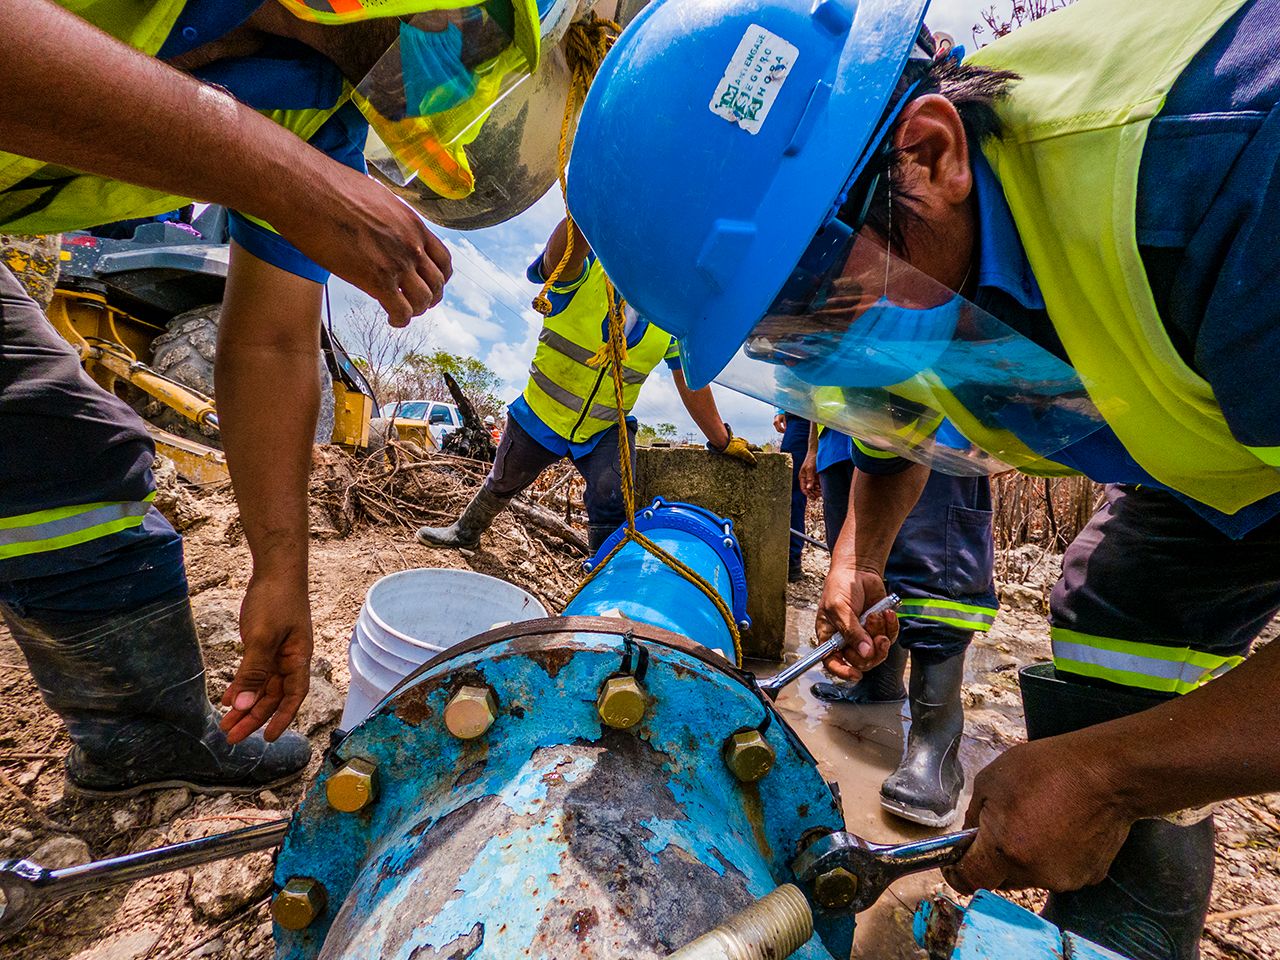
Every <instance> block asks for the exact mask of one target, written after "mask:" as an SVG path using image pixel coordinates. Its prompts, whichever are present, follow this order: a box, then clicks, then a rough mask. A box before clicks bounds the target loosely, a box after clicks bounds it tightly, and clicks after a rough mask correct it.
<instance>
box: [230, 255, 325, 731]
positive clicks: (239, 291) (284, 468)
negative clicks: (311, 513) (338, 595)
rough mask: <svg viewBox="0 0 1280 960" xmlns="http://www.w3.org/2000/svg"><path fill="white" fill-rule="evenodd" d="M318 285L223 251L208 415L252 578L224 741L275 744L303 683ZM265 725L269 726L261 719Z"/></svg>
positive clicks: (305, 684)
mask: <svg viewBox="0 0 1280 960" xmlns="http://www.w3.org/2000/svg"><path fill="white" fill-rule="evenodd" d="M323 289H324V288H323V287H321V286H320V284H318V283H314V282H312V281H310V280H304V279H303V278H301V277H297V276H294V275H293V274H291V273H287V272H285V271H283V270H281V269H279V268H278V267H273V266H271V265H270V264H267V263H264V262H263V261H261V260H259V259H257V258H256V257H254V256H252V255H251V254H249V253H247V252H246V251H245V250H244V249H243V248H242V247H240V246H238V245H233V246H232V252H231V268H230V271H229V272H228V275H227V292H226V296H225V298H224V300H223V306H222V319H221V321H220V322H219V324H218V357H217V367H216V373H215V378H216V382H217V385H218V415H219V418H220V421H221V429H222V440H223V446H224V447H225V449H226V453H227V464H228V466H229V467H230V468H231V474H232V478H233V480H234V483H235V493H236V500H237V502H238V503H239V506H240V520H241V523H242V524H243V526H244V532H245V539H246V540H248V542H249V550H250V552H251V553H252V555H253V574H252V577H251V578H250V581H249V586H248V589H247V590H246V591H245V598H244V603H243V604H242V606H241V609H240V636H241V638H242V639H243V641H244V659H243V660H242V661H241V663H240V668H239V670H238V671H237V673H236V676H235V678H234V679H233V680H232V682H231V685H230V687H229V688H228V689H227V692H226V696H225V697H224V698H223V703H224V705H226V706H228V707H230V708H231V710H230V712H229V713H228V714H227V715H226V717H225V718H224V719H223V724H222V726H223V729H224V730H226V731H227V732H228V734H229V738H230V740H231V741H232V742H233V743H234V742H237V741H239V740H241V739H243V738H244V737H246V736H248V735H249V734H250V733H252V732H253V731H254V730H256V729H257V728H258V727H260V726H262V725H263V724H264V723H267V729H266V736H267V738H268V739H275V737H277V736H279V735H280V734H281V733H282V732H283V731H284V729H285V727H287V726H288V725H289V721H290V720H292V719H293V715H294V714H295V713H296V712H297V709H298V706H299V705H300V704H301V703H302V700H303V698H304V697H305V696H306V693H307V688H308V684H309V681H310V673H309V670H308V668H309V665H310V660H311V643H312V637H311V613H310V605H309V602H308V596H307V547H308V527H309V524H308V518H307V477H308V473H309V467H310V464H311V444H312V438H313V437H314V434H315V427H316V416H317V412H318V409H319V404H320V402H321V398H320V392H319V377H318V373H317V371H318V369H319V357H320V341H319V328H318V326H317V319H318V317H319V316H320V299H321V296H322V295H323ZM268 721H269V722H268Z"/></svg>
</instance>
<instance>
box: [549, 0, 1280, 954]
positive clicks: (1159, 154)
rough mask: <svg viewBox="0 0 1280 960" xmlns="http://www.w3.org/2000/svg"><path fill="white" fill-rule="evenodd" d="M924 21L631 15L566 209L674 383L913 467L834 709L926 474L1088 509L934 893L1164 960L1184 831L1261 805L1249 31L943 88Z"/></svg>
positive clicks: (1203, 845)
mask: <svg viewBox="0 0 1280 960" xmlns="http://www.w3.org/2000/svg"><path fill="white" fill-rule="evenodd" d="M926 7H927V3H926V2H925V0H863V2H860V3H858V4H856V5H854V4H851V3H846V2H843V0H826V2H820V3H816V4H815V3H810V2H809V0H772V2H765V0H748V2H743V3H738V4H734V5H732V6H726V5H723V4H719V3H715V2H712V0H683V2H680V3H668V4H665V5H662V6H659V7H656V8H651V9H650V10H649V11H648V12H647V13H646V15H645V16H644V17H643V18H642V19H641V20H640V21H638V22H637V23H635V24H633V26H632V29H630V30H629V31H628V32H627V33H626V34H624V36H623V37H622V38H621V40H620V41H619V44H618V45H617V47H615V49H614V51H613V53H612V55H611V56H610V58H609V59H608V60H606V62H605V64H604V66H603V68H602V71H601V73H600V75H599V77H598V78H597V81H596V84H595V86H594V88H593V90H592V91H591V94H590V96H589V97H588V101H587V104H586V108H585V110H584V113H583V118H582V122H581V124H580V127H579V130H578V135H577V139H576V141H575V149H574V156H573V164H574V167H575V168H578V167H581V168H583V169H590V170H591V171H592V175H591V176H590V177H589V178H587V177H584V178H582V179H571V182H570V185H569V201H570V209H571V210H572V211H573V213H574V216H575V217H576V218H577V220H578V222H579V223H580V224H581V225H582V228H583V231H584V232H585V233H586V235H587V237H588V238H589V239H590V241H591V243H592V245H593V246H594V248H595V250H596V252H597V253H598V254H599V256H600V259H601V261H602V262H603V263H604V264H605V267H606V269H608V270H609V272H610V275H611V276H612V277H613V278H614V280H615V282H616V283H617V285H618V288H619V290H620V291H621V292H622V293H623V294H624V295H625V296H626V297H627V298H628V299H629V300H630V301H631V302H632V303H634V304H635V305H636V307H637V308H638V309H640V310H642V311H649V312H652V313H654V314H661V315H662V316H663V318H664V322H665V323H666V324H667V325H668V328H669V329H670V330H671V332H672V333H673V334H674V335H675V336H676V337H677V338H678V339H679V340H680V343H681V348H682V352H683V355H684V359H685V370H686V374H687V375H688V377H689V379H690V382H691V383H692V384H695V385H697V384H701V383H705V382H707V381H709V380H710V379H712V378H717V379H718V380H719V381H720V382H723V383H727V384H730V385H732V386H734V387H735V388H737V389H740V390H744V391H746V392H749V393H752V394H754V395H756V396H759V397H761V398H763V399H766V400H768V401H771V402H774V403H777V404H778V405H780V406H783V407H784V408H786V409H788V410H792V411H795V412H797V413H800V414H803V415H806V416H810V417H812V418H814V419H816V420H817V421H818V422H822V423H826V424H828V425H831V426H835V427H837V428H839V429H841V430H844V431H845V432H848V433H850V434H851V435H854V436H858V437H860V438H862V439H864V440H866V441H868V442H871V443H873V444H874V445H875V446H877V447H879V448H881V449H885V450H888V451H890V452H894V453H898V454H900V455H901V456H903V457H905V458H907V459H910V460H912V461H915V463H914V464H913V465H911V466H909V467H907V468H905V469H903V470H901V471H900V472H898V473H896V474H893V475H892V476H891V477H871V476H867V477H865V478H861V477H860V478H859V479H858V481H856V485H855V490H854V497H855V499H857V500H858V501H859V509H858V510H857V511H856V513H857V523H856V524H855V526H854V528H853V529H849V528H848V527H846V530H845V532H844V534H843V535H842V537H841V541H840V543H839V545H838V547H837V553H836V557H835V558H834V562H833V570H832V574H831V577H832V578H835V584H834V585H833V583H832V582H831V580H829V582H828V589H827V592H826V596H827V598H828V599H827V601H826V602H824V604H823V606H822V609H821V610H820V612H819V618H818V628H819V631H820V632H821V633H823V634H830V633H832V632H834V631H839V632H840V633H842V634H844V635H845V636H846V637H847V638H848V640H849V643H848V645H847V646H846V647H845V649H844V651H843V652H842V654H840V655H839V656H836V657H833V658H832V659H831V660H830V661H828V668H829V669H830V670H831V671H832V672H833V673H835V674H836V675H837V676H840V677H842V678H846V679H856V678H857V677H859V676H860V675H861V673H862V672H863V671H865V670H867V669H869V668H870V667H872V666H873V665H874V664H876V663H877V662H879V661H880V660H882V659H883V658H884V656H885V655H886V651H887V649H888V646H889V643H890V641H891V640H892V638H893V635H894V632H895V624H894V623H893V622H892V618H891V617H882V618H879V619H874V620H873V621H872V622H871V624H870V625H869V626H870V629H869V630H863V629H861V628H860V627H859V626H858V624H857V616H858V614H859V613H860V612H861V611H862V610H864V609H865V608H866V607H867V606H868V604H870V603H871V602H873V601H875V600H876V599H878V598H879V597H881V596H882V595H883V594H884V590H885V587H884V583H883V573H884V569H885V560H886V557H887V555H888V553H889V550H890V548H891V545H892V544H893V542H894V540H895V538H896V535H897V532H898V529H899V526H900V524H901V521H902V518H904V517H905V516H907V514H908V513H909V512H910V511H911V509H912V507H913V506H914V504H915V503H916V501H917V499H918V497H919V495H920V490H921V489H922V487H923V486H924V483H925V481H926V479H927V477H928V468H929V466H934V467H936V468H940V469H946V470H949V471H952V472H958V473H977V472H983V471H990V470H991V469H1004V468H1006V467H1007V466H1010V465H1011V466H1016V467H1019V468H1022V469H1024V470H1028V471H1030V472H1034V473H1039V474H1045V475H1054V474H1066V473H1084V474H1086V475H1088V476H1090V477H1093V478H1094V479H1097V480H1100V481H1103V482H1106V483H1109V484H1111V485H1112V486H1110V487H1109V488H1108V494H1107V499H1106V502H1105V504H1104V505H1103V506H1102V508H1101V510H1100V512H1099V513H1098V514H1097V516H1096V517H1095V518H1094V519H1093V521H1092V522H1091V523H1090V524H1089V526H1088V528H1087V529H1086V530H1085V531H1084V532H1083V533H1082V535H1081V536H1080V538H1079V539H1078V540H1077V541H1076V542H1075V543H1074V544H1073V545H1072V546H1071V547H1070V549H1069V550H1068V551H1067V554H1066V557H1065V560H1064V571H1063V577H1062V580H1061V581H1060V583H1059V584H1058V586H1057V587H1056V589H1055V591H1054V594H1053V599H1052V626H1053V653H1054V661H1053V663H1052V664H1051V665H1047V666H1042V667H1032V668H1028V670H1027V671H1024V675H1023V677H1022V682H1023V693H1024V702H1025V704H1026V717H1027V724H1028V732H1029V735H1030V737H1031V738H1032V742H1030V743H1028V744H1024V745H1020V746H1017V747H1014V748H1013V749H1011V750H1009V751H1008V752H1007V753H1005V754H1004V755H1003V756H1002V757H1001V758H999V759H998V760H996V761H995V762H994V763H993V764H991V765H990V766H989V767H988V768H987V769H986V770H984V771H982V772H981V773H980V774H979V775H978V777H977V779H976V781H975V784H974V794H973V800H972V802H971V804H970V807H969V811H968V814H967V822H968V823H969V824H970V825H974V826H977V827H978V836H977V839H976V841H975V843H974V845H973V847H972V848H971V849H970V851H969V852H968V854H967V855H966V857H965V858H964V860H963V861H961V863H960V864H959V865H958V866H957V867H956V868H954V869H953V870H952V871H951V872H950V874H949V876H950V877H951V879H952V880H953V882H954V883H956V884H957V885H958V886H959V887H961V888H962V889H973V888H975V887H977V886H990V887H999V886H1005V887H1017V886H1027V885H1038V886H1044V887H1048V888H1049V889H1051V890H1052V891H1054V892H1053V894H1052V896H1051V897H1050V899H1049V902H1048V906H1047V907H1046V913H1047V914H1048V915H1049V916H1050V917H1052V918H1053V919H1054V920H1055V921H1056V922H1058V923H1059V924H1061V925H1062V926H1064V927H1067V928H1069V929H1072V930H1076V931H1078V932H1080V933H1082V934H1084V935H1085V936H1087V937H1089V938H1090V939H1095V940H1098V941H1100V942H1102V943H1103V944H1104V945H1109V946H1112V947H1113V948H1115V949H1117V950H1118V951H1119V952H1121V953H1125V954H1128V955H1129V956H1134V957H1142V958H1147V957H1160V958H1166V957H1177V958H1183V957H1193V956H1195V955H1196V953H1197V950H1198V942H1199V937H1200V933H1201V930H1202V925H1203V920H1204V916H1205V910H1206V908H1207V903H1208V895H1209V889H1210V884H1211V881H1212V875H1213V827H1212V818H1211V817H1210V816H1207V815H1205V814H1204V812H1203V811H1201V813H1200V814H1198V815H1197V814H1188V813H1186V812H1185V811H1187V810H1189V809H1193V808H1195V809H1199V808H1202V807H1204V806H1205V805H1206V804H1211V803H1213V802H1214V801H1217V800H1221V799H1224V798H1227V797H1231V796H1238V795H1243V794H1249V793H1254V792H1261V791H1268V790H1276V789H1278V788H1280V743H1278V742H1277V739H1276V738H1275V737H1274V736H1267V735H1265V734H1264V735H1261V736H1259V735H1258V731H1271V730H1273V729H1274V728H1275V726H1276V723H1277V716H1276V712H1275V708H1274V705H1273V702H1274V698H1273V695H1272V694H1273V691H1274V690H1275V689H1276V687H1277V685H1280V650H1277V649H1274V646H1272V647H1267V648H1265V649H1263V650H1261V651H1259V652H1258V654H1257V655H1256V656H1254V657H1253V658H1252V659H1250V660H1248V661H1244V660H1243V658H1244V657H1245V655H1246V654H1247V653H1248V652H1249V649H1250V645H1251V643H1252V641H1253V639H1254V638H1255V637H1256V636H1257V635H1258V633H1259V631H1260V630H1261V629H1262V627H1263V626H1264V625H1265V624H1266V623H1267V622H1268V621H1269V620H1270V619H1271V617H1272V616H1274V614H1275V613H1276V611H1277V609H1280V417H1278V416H1277V413H1280V386H1278V385H1280V380H1277V378H1276V377H1275V376H1274V369H1273V367H1274V365H1273V364H1272V363H1270V362H1269V358H1270V357H1272V356H1274V355H1276V354H1277V353H1278V352H1280V313H1277V307H1276V305H1277V304H1278V303H1280V297H1277V296H1276V295H1275V284H1276V279H1275V278H1276V277H1277V276H1278V275H1280V237H1277V231H1278V230H1280V189H1277V187H1276V182H1275V176H1276V170H1277V159H1278V158H1280V126H1278V125H1277V124H1276V122H1275V121H1276V117H1277V103H1278V102H1280V70H1277V61H1276V58H1275V55H1274V51H1275V48H1276V43H1277V40H1278V39H1280V38H1278V37H1277V29H1280V26H1278V25H1280V3H1277V0H1182V2H1180V3H1177V4H1165V5H1162V6H1161V7H1160V8H1159V10H1158V11H1153V10H1152V9H1151V5H1150V4H1142V3H1131V2H1128V3H1127V2H1122V0H1078V2H1076V3H1075V4H1073V5H1071V6H1069V7H1067V8H1065V9H1063V10H1061V11H1058V12H1055V13H1053V14H1050V15H1049V16H1047V17H1045V18H1043V19H1041V20H1039V21H1037V22H1036V23H1034V24H1031V25H1029V26H1027V27H1024V28H1022V29H1020V30H1018V31H1015V32H1014V33H1013V34H1011V35H1010V36H1008V37H1006V38H1003V39H1001V40H999V41H997V42H995V43H992V44H991V45H989V46H988V47H986V48H984V49H983V50H982V51H981V52H980V53H978V54H977V55H974V56H971V57H970V58H969V59H968V60H965V61H964V62H959V61H958V60H957V59H956V58H954V57H939V56H938V55H937V49H936V47H935V46H934V44H933V42H932V38H931V36H930V35H929V33H928V32H927V31H926V30H923V29H922V19H923V15H924V12H925V9H926ZM606 158H607V160H608V162H605V161H606ZM655 209H660V210H662V211H664V212H665V213H666V215H664V216H654V215H653V211H654V210H655ZM944 418H945V420H946V421H947V423H949V424H951V425H953V426H954V430H953V431H949V430H944V425H943V420H944ZM864 505H865V509H864ZM834 587H840V588H839V589H835V588H834ZM1180 811H1181V813H1179V812H1180ZM1175 814H1178V816H1176V817H1175V818H1174V819H1176V820H1177V821H1178V822H1176V823H1175V822H1172V821H1171V820H1170V819H1167V818H1168V817H1171V816H1174V815H1175Z"/></svg>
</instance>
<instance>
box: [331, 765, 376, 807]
mask: <svg viewBox="0 0 1280 960" xmlns="http://www.w3.org/2000/svg"><path fill="white" fill-rule="evenodd" d="M324 795H325V799H326V800H328V801H329V806H331V807H333V809H335V810H341V811H342V812H343V813H355V812H356V811H358V810H363V809H364V808H365V807H367V806H369V804H371V803H373V801H374V800H376V799H377V798H378V768H377V767H376V766H374V764H372V763H370V762H369V761H368V760H364V759H362V758H361V757H353V758H352V759H350V760H348V761H347V762H346V763H344V764H343V765H342V766H341V767H340V768H338V770H337V771H336V772H334V774H333V775H332V776H331V777H329V779H328V780H326V781H325V785H324Z"/></svg>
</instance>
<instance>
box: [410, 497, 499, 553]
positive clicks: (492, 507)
mask: <svg viewBox="0 0 1280 960" xmlns="http://www.w3.org/2000/svg"><path fill="white" fill-rule="evenodd" d="M509 502H510V501H509V500H507V499H504V498H503V497H499V496H495V495H494V494H492V493H490V492H489V488H488V487H481V488H480V492H479V493H477V494H476V495H475V496H474V497H473V498H472V499H471V502H470V503H468V504H467V508H466V509H465V510H463V511H462V516H460V517H458V519H457V520H455V521H454V522H453V523H452V524H451V525H450V526H447V527H419V528H418V532H417V534H416V537H417V540H418V542H419V543H420V544H422V545H423V546H426V547H474V546H475V545H476V544H478V543H479V542H480V537H481V535H482V534H483V533H484V532H485V531H486V530H488V529H489V525H490V524H492V523H493V518H494V517H496V516H497V515H498V514H500V513H501V512H502V511H503V510H504V509H505V508H506V506H507V504H508V503H509Z"/></svg>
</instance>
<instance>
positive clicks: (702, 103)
mask: <svg viewBox="0 0 1280 960" xmlns="http://www.w3.org/2000/svg"><path fill="white" fill-rule="evenodd" d="M927 7H928V0H816V2H815V0H660V2H657V3H653V4H651V5H650V6H649V7H648V8H647V9H646V10H645V11H644V12H643V13H642V14H641V15H640V16H638V17H637V18H636V20H635V21H634V22H633V23H632V24H631V25H630V27H628V29H627V30H626V31H624V32H623V34H622V36H621V37H620V38H619V39H618V41H617V43H615V44H614V47H613V50H612V51H611V52H610V54H609V55H608V57H606V58H605V61H604V63H603V65H602V66H601V69H600V72H599V74H598V75H597V77H596V79H595V81H594V83H593V84H592V87H591V91H590V93H589V95H588V96H587V100H586V104H585V105H584V107H583V110H582V117H581V120H580V121H579V124H578V130H577V134H576V136H575V138H574V147H573V157H572V165H571V174H570V177H569V209H570V210H571V211H572V213H573V216H574V220H575V221H576V222H577V223H578V224H579V226H581V228H582V231H583V233H585V234H586V236H587V239H588V240H589V241H590V243H591V247H592V249H593V250H594V251H595V253H596V255H597V256H598V257H599V259H600V262H601V263H602V265H603V266H604V268H605V270H606V271H607V272H608V274H609V276H610V277H611V278H612V279H613V282H614V283H615V285H616V286H617V288H618V290H619V291H620V292H621V294H622V295H623V296H624V297H625V298H626V299H627V300H628V301H630V302H631V303H632V304H633V305H634V306H635V308H636V309H637V310H638V311H639V312H640V313H641V314H642V315H644V316H647V317H652V318H653V319H654V322H656V323H658V324H660V325H661V326H662V328H663V329H664V330H667V331H670V333H671V334H672V335H673V336H675V337H676V338H677V339H678V340H679V341H680V344H681V351H682V353H683V356H684V361H683V366H684V372H685V376H686V377H687V379H688V381H689V383H690V385H691V386H694V387H699V386H703V385H705V384H706V383H708V382H710V381H711V380H712V379H713V378H714V377H715V376H716V375H717V374H718V373H719V372H720V371H721V369H723V368H724V366H725V365H726V364H727V363H728V362H729V360H730V359H731V358H732V357H733V355H734V353H735V352H736V351H737V350H738V348H739V347H740V346H741V345H742V343H743V341H744V340H745V339H746V337H747V335H748V333H750V331H751V329H752V328H753V327H754V325H755V324H756V322H757V321H758V320H759V319H760V317H761V316H762V315H763V314H764V312H765V311H766V309H767V308H768V307H769V304H770V303H771V301H772V300H773V299H774V297H775V295H776V294H778V292H779V290H780V289H781V288H782V287H783V285H784V283H785V282H786V281H787V279H788V277H789V276H790V275H791V273H792V270H793V269H794V268H795V266H796V264H797V263H798V262H799V260H800V259H801V256H802V255H803V254H804V252H805V250H806V248H807V247H808V245H809V243H810V241H811V240H813V238H814V236H815V234H816V233H817V232H818V230H819V229H820V228H821V227H822V226H823V224H824V223H826V222H827V220H828V219H829V217H830V215H831V214H833V213H834V208H835V207H836V206H837V205H838V201H839V199H840V198H841V197H842V195H843V193H844V192H845V189H846V187H847V184H848V181H849V179H850V177H851V176H852V175H853V173H854V171H855V170H856V169H858V168H860V165H861V163H862V162H865V155H866V154H867V153H868V151H869V147H871V146H874V144H872V143H871V141H872V139H873V136H874V134H875V131H876V130H877V127H878V125H879V124H880V121H881V118H882V116H883V115H884V114H885V111H886V107H887V106H888V105H889V103H890V100H891V98H892V96H893V94H894V90H895V87H896V85H897V83H898V81H899V79H900V78H901V77H902V74H903V69H904V67H905V65H906V62H907V59H908V57H909V56H910V55H911V53H912V50H913V48H914V47H915V45H916V40H917V37H918V36H919V32H920V27H921V24H922V22H923V19H924V13H925V9H926V8H927Z"/></svg>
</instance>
